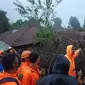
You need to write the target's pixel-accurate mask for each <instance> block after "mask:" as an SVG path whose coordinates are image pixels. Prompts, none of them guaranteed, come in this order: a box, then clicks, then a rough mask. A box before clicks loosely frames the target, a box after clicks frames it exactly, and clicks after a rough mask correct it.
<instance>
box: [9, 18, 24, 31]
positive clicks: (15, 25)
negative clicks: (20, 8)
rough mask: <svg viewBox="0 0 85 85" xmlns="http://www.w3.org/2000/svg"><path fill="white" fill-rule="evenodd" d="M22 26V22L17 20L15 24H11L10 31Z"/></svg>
mask: <svg viewBox="0 0 85 85" xmlns="http://www.w3.org/2000/svg"><path fill="white" fill-rule="evenodd" d="M22 25H23V21H22V19H19V20H17V21H16V22H15V23H12V24H11V26H10V28H11V29H17V28H20V27H22Z"/></svg>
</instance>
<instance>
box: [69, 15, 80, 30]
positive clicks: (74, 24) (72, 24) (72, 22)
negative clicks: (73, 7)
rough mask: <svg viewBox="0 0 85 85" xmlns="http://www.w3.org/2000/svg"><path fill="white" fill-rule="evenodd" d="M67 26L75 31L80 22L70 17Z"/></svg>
mask: <svg viewBox="0 0 85 85" xmlns="http://www.w3.org/2000/svg"><path fill="white" fill-rule="evenodd" d="M69 24H70V25H71V27H72V28H73V29H75V30H76V29H79V28H80V22H79V20H78V19H77V18H76V17H73V16H71V17H70V19H69Z"/></svg>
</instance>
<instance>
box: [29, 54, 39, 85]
mask: <svg viewBox="0 0 85 85" xmlns="http://www.w3.org/2000/svg"><path fill="white" fill-rule="evenodd" d="M29 61H30V64H29V67H28V69H29V77H28V82H29V85H35V84H36V82H37V80H39V78H40V76H39V69H38V67H39V65H38V64H39V62H40V56H39V55H38V54H37V53H35V52H31V54H30V55H29Z"/></svg>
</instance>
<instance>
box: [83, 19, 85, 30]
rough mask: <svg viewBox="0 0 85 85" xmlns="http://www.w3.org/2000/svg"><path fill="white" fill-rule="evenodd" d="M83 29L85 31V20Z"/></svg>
mask: <svg viewBox="0 0 85 85" xmlns="http://www.w3.org/2000/svg"><path fill="white" fill-rule="evenodd" d="M83 28H84V29H85V20H84V25H83Z"/></svg>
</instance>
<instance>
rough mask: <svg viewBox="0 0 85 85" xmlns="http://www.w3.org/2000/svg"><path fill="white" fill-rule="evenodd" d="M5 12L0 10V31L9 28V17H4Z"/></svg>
mask: <svg viewBox="0 0 85 85" xmlns="http://www.w3.org/2000/svg"><path fill="white" fill-rule="evenodd" d="M6 14H7V13H6V12H5V11H2V10H0V33H3V32H6V31H8V30H9V28H10V23H9V19H8V18H7V17H6Z"/></svg>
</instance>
